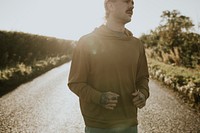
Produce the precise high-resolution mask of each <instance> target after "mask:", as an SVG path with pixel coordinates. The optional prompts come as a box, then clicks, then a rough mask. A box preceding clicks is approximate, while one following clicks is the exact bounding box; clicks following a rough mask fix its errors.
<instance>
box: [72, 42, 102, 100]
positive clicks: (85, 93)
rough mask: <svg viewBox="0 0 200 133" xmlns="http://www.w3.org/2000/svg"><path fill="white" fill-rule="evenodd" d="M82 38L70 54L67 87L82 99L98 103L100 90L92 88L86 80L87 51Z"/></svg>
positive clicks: (87, 68) (87, 66) (87, 70)
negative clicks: (70, 60)
mask: <svg viewBox="0 0 200 133" xmlns="http://www.w3.org/2000/svg"><path fill="white" fill-rule="evenodd" d="M87 47H88V45H87V44H86V42H85V41H84V39H80V40H79V42H78V44H77V46H76V47H75V50H74V52H73V56H72V62H71V68H70V74H69V79H68V86H69V89H70V90H71V91H72V92H74V93H75V94H76V95H77V96H78V97H79V98H80V99H81V100H82V101H85V102H93V103H96V104H99V101H100V97H101V92H99V91H97V90H95V89H94V88H92V87H91V86H90V85H89V84H88V82H87V79H88V73H89V69H90V68H89V66H90V65H89V62H90V61H89V52H88V48H87Z"/></svg>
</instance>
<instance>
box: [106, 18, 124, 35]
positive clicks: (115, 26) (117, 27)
mask: <svg viewBox="0 0 200 133" xmlns="http://www.w3.org/2000/svg"><path fill="white" fill-rule="evenodd" d="M105 25H106V27H107V28H109V29H110V30H112V31H116V32H122V33H124V31H125V25H124V24H121V23H117V22H116V21H112V20H107V22H106V24H105Z"/></svg>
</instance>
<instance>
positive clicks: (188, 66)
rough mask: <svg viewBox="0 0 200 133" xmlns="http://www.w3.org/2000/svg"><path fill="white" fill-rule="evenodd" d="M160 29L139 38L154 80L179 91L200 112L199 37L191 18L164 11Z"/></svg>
mask: <svg viewBox="0 0 200 133" xmlns="http://www.w3.org/2000/svg"><path fill="white" fill-rule="evenodd" d="M161 18H162V21H161V23H160V25H159V26H158V27H157V28H156V29H154V30H151V31H150V33H149V34H144V35H142V36H141V37H140V39H141V40H142V42H143V43H144V44H145V46H146V53H147V56H148V62H149V70H150V74H151V77H152V78H155V79H158V80H160V81H162V82H163V83H164V84H166V85H167V86H169V87H170V88H173V89H174V90H175V91H177V92H178V93H179V94H180V95H181V96H182V97H184V99H186V100H185V101H186V102H188V103H190V105H192V106H193V107H197V108H198V109H199V110H200V35H199V34H198V33H195V32H194V30H193V27H194V24H193V22H192V20H191V19H190V18H189V17H186V16H183V15H181V13H180V12H179V11H177V10H173V11H163V14H162V15H161Z"/></svg>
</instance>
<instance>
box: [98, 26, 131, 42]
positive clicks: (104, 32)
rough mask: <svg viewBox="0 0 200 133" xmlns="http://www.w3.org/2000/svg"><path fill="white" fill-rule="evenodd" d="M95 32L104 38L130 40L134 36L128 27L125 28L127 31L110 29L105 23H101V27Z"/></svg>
mask: <svg viewBox="0 0 200 133" xmlns="http://www.w3.org/2000/svg"><path fill="white" fill-rule="evenodd" d="M94 33H95V34H96V35H98V36H101V37H103V38H111V39H121V40H129V39H131V38H132V36H133V34H132V33H131V31H129V30H128V29H125V32H124V33H122V32H117V31H113V30H111V29H109V28H108V27H107V26H105V25H101V26H100V27H98V28H96V29H95V30H94Z"/></svg>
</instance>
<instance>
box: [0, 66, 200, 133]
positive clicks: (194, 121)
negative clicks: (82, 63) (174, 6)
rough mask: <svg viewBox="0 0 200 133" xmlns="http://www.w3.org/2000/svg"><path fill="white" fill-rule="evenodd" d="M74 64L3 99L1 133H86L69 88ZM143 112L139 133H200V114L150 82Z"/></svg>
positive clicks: (40, 78)
mask: <svg viewBox="0 0 200 133" xmlns="http://www.w3.org/2000/svg"><path fill="white" fill-rule="evenodd" d="M69 67H70V64H69V63H68V64H64V65H62V66H60V67H58V68H55V69H53V70H51V71H49V72H47V73H45V74H44V75H42V76H40V77H38V78H36V79H34V80H33V81H31V82H29V83H26V84H23V85H21V86H19V87H18V88H17V89H15V90H14V91H13V92H11V93H8V94H6V95H4V96H3V97H1V98H0V133H84V122H83V119H82V116H81V113H80V109H79V103H78V97H77V96H76V95H75V94H73V93H72V92H71V91H70V90H69V89H68V88H67V87H66V83H67V78H68V77H67V76H68V73H69ZM150 88H151V89H150V91H151V96H150V98H149V99H148V101H147V105H146V107H145V108H143V109H141V110H139V117H138V119H139V133H200V114H198V113H195V112H194V111H193V110H192V109H191V108H190V107H188V106H187V105H184V104H183V103H182V102H180V100H179V99H178V98H177V97H176V95H175V94H174V93H173V92H172V91H171V90H169V89H166V88H165V87H163V86H162V85H161V84H160V83H158V82H156V81H153V80H151V81H150Z"/></svg>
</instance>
